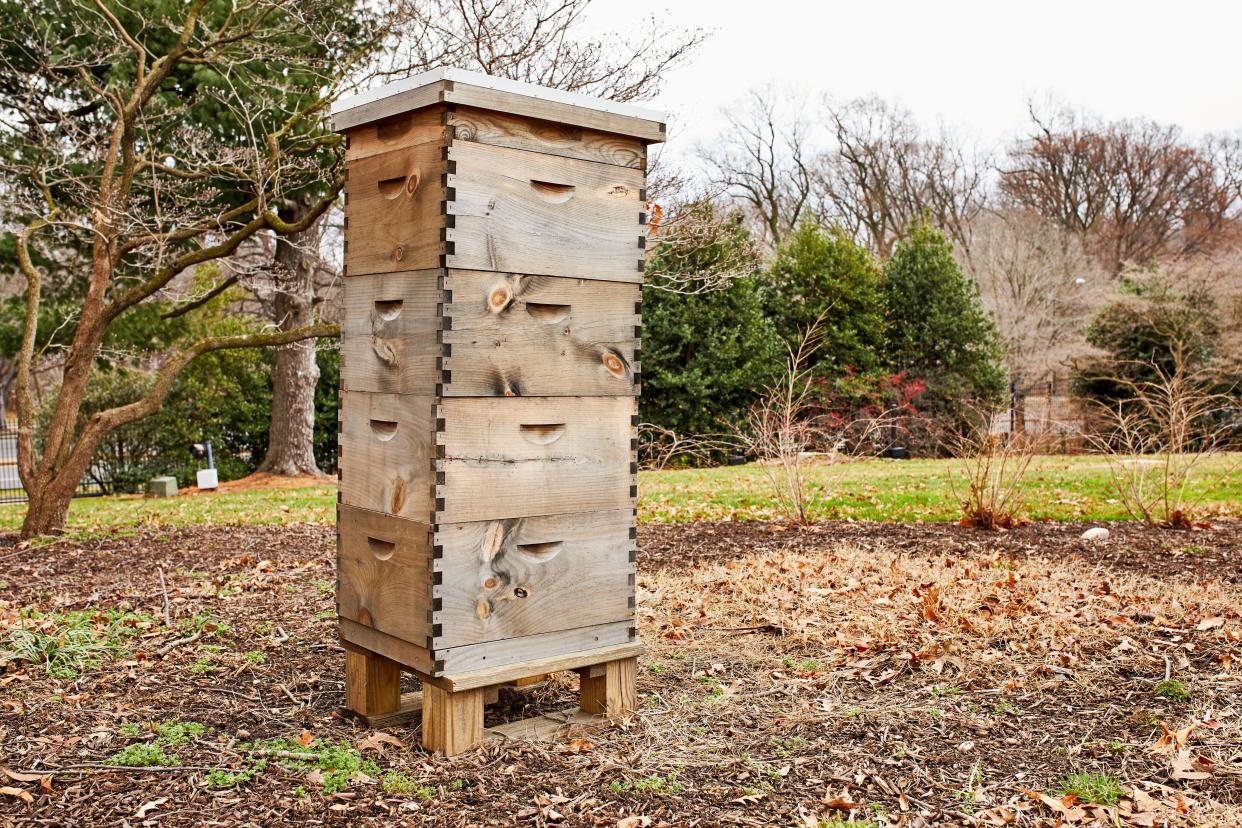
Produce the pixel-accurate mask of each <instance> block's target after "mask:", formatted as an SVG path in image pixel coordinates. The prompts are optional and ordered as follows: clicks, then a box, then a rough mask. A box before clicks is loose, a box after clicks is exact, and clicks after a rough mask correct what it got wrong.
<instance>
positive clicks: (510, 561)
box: [432, 509, 635, 650]
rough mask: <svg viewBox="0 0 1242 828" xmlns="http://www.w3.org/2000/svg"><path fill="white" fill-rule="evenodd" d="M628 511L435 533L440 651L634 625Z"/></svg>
mask: <svg viewBox="0 0 1242 828" xmlns="http://www.w3.org/2000/svg"><path fill="white" fill-rule="evenodd" d="M633 526H634V513H633V512H632V511H631V510H629V509H616V510H612V511H608V512H586V513H581V514H571V515H556V516H551V517H530V518H518V519H512V520H498V521H480V522H476V523H454V524H447V525H443V526H440V527H438V528H437V531H436V533H435V535H434V543H435V544H436V547H437V550H438V551H437V554H438V557H437V559H436V560H435V561H434V564H433V566H434V568H435V569H436V571H438V572H440V573H441V578H440V581H441V583H440V584H438V585H437V586H434V587H432V595H433V596H434V597H435V598H437V599H439V602H438V604H439V606H440V609H438V610H436V611H435V612H434V613H433V615H432V618H433V621H434V623H436V624H438V625H440V628H441V630H442V632H441V634H440V635H439V636H437V637H436V638H435V639H434V640H433V646H434V647H435V648H436V649H437V650H438V649H440V648H442V647H458V646H462V645H465V644H475V643H479V642H483V641H497V640H500V639H506V638H517V637H520V636H525V635H533V634H536V633H542V632H553V631H556V630H566V629H572V628H574V627H586V626H592V625H595V624H603V623H607V622H610V621H624V620H626V619H627V618H629V617H631V615H632V613H633V609H632V607H631V598H632V596H633V594H634V592H633V583H632V575H633V572H634V564H633V563H632V552H633V551H634V548H635V547H634V541H633V540H632V539H631V536H630V530H631V528H632V527H633Z"/></svg>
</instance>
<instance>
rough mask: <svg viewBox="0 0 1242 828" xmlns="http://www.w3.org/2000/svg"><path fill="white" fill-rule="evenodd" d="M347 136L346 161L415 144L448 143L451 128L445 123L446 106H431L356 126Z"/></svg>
mask: <svg viewBox="0 0 1242 828" xmlns="http://www.w3.org/2000/svg"><path fill="white" fill-rule="evenodd" d="M348 135H349V148H348V149H347V150H346V151H345V163H347V164H348V163H350V162H353V161H357V160H358V159H359V158H367V157H369V156H372V155H379V154H380V153H384V152H391V151H392V150H397V149H402V148H404V147H409V146H413V145H414V144H426V143H428V142H434V141H438V142H440V143H447V141H448V127H447V126H446V125H445V124H444V107H443V106H428V107H424V108H423V109H417V110H414V111H408V112H401V113H399V114H396V115H393V116H392V117H389V118H384V119H383V120H380V121H372V122H371V123H368V124H364V125H362V126H359V127H355V128H354V129H351V130H350V131H349V133H348Z"/></svg>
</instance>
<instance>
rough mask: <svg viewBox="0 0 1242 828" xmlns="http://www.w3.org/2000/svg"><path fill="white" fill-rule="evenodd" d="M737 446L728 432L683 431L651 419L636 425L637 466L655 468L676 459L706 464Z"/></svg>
mask: <svg viewBox="0 0 1242 828" xmlns="http://www.w3.org/2000/svg"><path fill="white" fill-rule="evenodd" d="M737 448H738V445H737V440H735V439H733V438H732V436H731V435H728V434H688V435H684V434H678V433H677V432H676V431H674V430H673V429H671V428H665V427H664V426H661V425H656V424H655V423H639V425H638V467H639V468H641V469H645V470H654V471H659V470H661V469H667V468H669V467H670V466H673V465H676V464H678V463H685V464H687V465H691V466H702V465H709V464H710V463H711V462H712V461H713V460H715V459H716V458H717V457H718V456H720V455H722V454H728V453H732V452H734V451H736V450H737Z"/></svg>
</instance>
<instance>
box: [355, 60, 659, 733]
mask: <svg viewBox="0 0 1242 828" xmlns="http://www.w3.org/2000/svg"><path fill="white" fill-rule="evenodd" d="M334 115H335V126H336V129H337V130H338V131H341V132H344V133H345V135H346V136H347V138H348V149H347V152H346V183H345V192H346V208H345V214H346V232H345V239H346V250H345V275H346V278H345V280H344V299H343V312H342V323H341V353H342V359H341V406H340V470H341V473H340V505H339V510H338V588H337V598H338V614H339V616H340V631H341V639H342V642H343V643H344V645H345V647H346V650H347V654H348V663H347V704H349V706H351V707H353V708H354V709H355V710H357V711H358V712H360V713H363V714H367V715H375V714H381V713H385V712H387V711H389V710H391V709H395V708H396V707H397V706H398V704H399V698H398V695H399V694H398V691H397V689H396V684H397V677H398V676H399V670H401V669H406V670H410V671H413V672H415V673H416V674H418V676H419V677H420V678H421V679H422V681H423V685H424V688H425V689H424V699H423V719H424V734H423V738H424V743H425V744H426V745H427V746H428V747H429V748H431V749H437V750H443V751H444V752H446V753H452V752H456V751H457V750H460V749H464V748H465V747H468V746H470V745H471V744H473V743H475V742H477V741H478V738H479V737H480V734H481V728H482V699H483V697H484V696H485V695H486V693H485V688H487V687H489V686H492V685H495V684H500V683H504V682H507V681H510V680H513V679H518V678H521V677H524V676H530V675H536V674H541V673H545V672H548V671H550V670H555V669H578V670H579V671H580V673H581V674H582V675H583V680H582V681H583V709H584V710H589V711H594V712H605V711H608V712H618V711H619V710H620V709H623V708H624V707H626V706H627V705H629V704H632V700H633V668H634V663H633V659H634V656H635V655H636V654H637V644H636V643H635V630H634V536H635V531H634V529H635V522H634V514H635V512H634V507H635V499H636V495H637V490H636V485H635V482H636V481H635V473H636V465H635V463H636V456H635V449H636V434H635V429H636V425H637V409H636V397H637V395H638V391H639V383H640V370H639V369H640V365H639V359H640V352H639V333H640V286H641V282H642V276H643V253H644V249H645V246H646V229H647V228H646V223H647V217H646V214H645V202H646V193H645V178H644V176H645V168H646V147H647V145H648V144H650V143H652V142H655V141H660V140H662V138H663V133H664V126H663V124H662V123H661V117H660V115H659V114H658V113H654V112H651V111H649V110H644V109H639V108H637V107H633V106H627V105H622V104H617V103H613V102H610V101H604V100H598V99H593V98H587V97H584V96H580V95H572V94H567V93H563V92H558V91H556V90H549V89H544V88H541V87H535V86H531V85H529V84H522V83H516V82H512V81H505V80H501V79H497V78H491V77H488V76H485V75H479V74H476V73H470V72H463V71H460V70H454V69H441V70H436V71H434V72H429V73H425V74H423V75H420V76H417V77H415V78H411V79H409V80H406V81H403V82H401V83H398V84H393V85H390V86H387V87H383V88H381V89H378V90H375V91H372V92H370V93H367V94H365V95H362V96H359V97H357V98H354V99H350V100H346V101H343V102H342V103H341V104H339V105H338V106H337V108H336V110H335V112H334Z"/></svg>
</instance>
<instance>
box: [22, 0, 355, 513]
mask: <svg viewBox="0 0 1242 828" xmlns="http://www.w3.org/2000/svg"><path fill="white" fill-rule="evenodd" d="M144 10H146V11H153V12H154V11H155V10H156V7H151V8H148V7H147V5H146V4H142V3H134V4H131V5H120V4H113V3H107V2H105V1H104V0H95V2H93V3H80V2H69V0H41V1H40V0H31V2H23V3H17V2H11V3H8V4H7V8H6V9H5V13H6V19H7V20H9V21H10V22H11V24H12V27H11V28H7V29H6V30H5V31H4V32H0V76H2V77H3V78H4V79H5V81H4V82H3V83H2V84H0V143H3V144H4V147H3V149H4V152H3V154H2V157H3V159H4V160H3V161H2V162H0V163H2V164H3V170H4V175H5V178H6V180H7V181H9V182H11V184H12V186H11V191H10V192H9V193H7V194H6V195H7V196H8V201H7V203H6V204H5V205H4V212H5V222H6V224H8V225H9V226H11V227H14V228H15V232H14V236H15V241H16V249H17V259H18V264H19V267H20V270H21V273H22V275H23V276H24V277H25V281H26V290H25V313H24V321H23V330H22V341H21V346H20V348H19V351H18V365H17V377H16V381H15V386H16V391H15V397H16V403H17V412H18V421H19V432H18V473H19V475H20V477H21V480H22V484H23V486H25V488H26V491H27V492H28V493H29V498H30V502H29V507H28V510H27V513H26V518H25V522H24V523H23V526H22V533H23V535H25V536H30V535H33V534H38V533H44V532H48V531H51V530H54V529H57V528H59V527H61V526H63V524H64V522H65V519H66V515H67V510H68V504H69V500H70V498H71V497H72V495H73V492H74V490H75V489H76V487H77V485H78V483H79V481H80V480H81V479H82V477H83V475H84V474H85V472H86V471H87V469H88V468H89V467H90V464H91V461H92V457H93V456H94V454H95V450H96V448H97V447H98V446H99V444H100V442H101V441H102V440H103V438H104V437H105V436H106V435H107V434H108V433H110V432H111V431H113V430H114V429H116V428H118V427H120V426H122V425H125V424H127V423H132V422H134V421H136V420H139V419H141V418H143V417H145V416H148V415H149V414H151V413H153V412H155V411H157V410H158V409H159V408H160V406H161V405H162V403H163V401H164V399H165V397H166V396H167V394H168V392H169V390H170V389H171V387H172V385H173V384H174V383H175V382H176V380H177V377H178V376H179V374H180V373H181V372H182V371H183V370H184V368H185V367H186V365H188V364H189V363H190V362H191V361H192V360H193V359H195V358H196V357H198V356H200V355H202V354H204V353H208V352H211V351H216V350H221V349H227V348H241V347H257V346H273V345H283V344H287V343H291V342H295V341H299V340H302V339H307V338H312V337H319V336H330V335H334V334H335V333H336V328H335V326H331V325H326V324H315V323H312V324H307V325H304V326H301V327H297V328H293V329H289V330H260V331H255V332H252V333H247V334H240V335H231V336H208V337H205V338H202V339H198V340H196V341H191V342H183V343H180V344H178V345H177V346H176V347H175V348H173V349H172V350H170V351H168V352H166V353H164V354H162V355H156V356H155V361H156V362H157V363H158V364H159V368H158V373H157V376H156V378H155V380H154V382H153V383H152V385H151V388H150V390H149V391H148V392H147V394H146V395H145V396H143V397H141V398H140V399H137V400H134V401H133V402H131V403H128V404H125V405H121V406H118V407H115V408H111V409H108V410H105V411H101V412H98V413H96V414H93V415H91V416H90V417H88V418H83V417H81V416H80V414H81V411H82V402H83V396H84V394H85V391H86V387H87V383H88V381H89V378H90V375H91V371H92V369H93V367H94V366H95V363H96V359H97V357H98V356H99V354H100V350H101V347H102V345H103V343H104V339H105V336H106V335H107V334H108V332H109V329H110V327H111V326H113V325H114V323H116V322H117V321H118V320H120V319H122V318H123V317H125V315H126V314H129V313H133V312H134V311H135V309H137V308H139V306H141V305H143V304H144V303H148V302H158V301H163V300H164V299H166V297H167V294H166V289H167V288H168V286H169V285H170V283H171V282H172V281H173V280H174V279H176V278H177V277H178V276H179V275H180V274H182V273H183V272H185V271H186V270H187V269H189V268H193V267H195V266H197V265H199V264H202V263H204V262H210V261H212V260H214V259H219V258H223V257H227V256H229V255H230V254H232V253H233V252H234V251H236V250H237V249H238V248H239V247H240V246H241V245H243V244H244V243H245V242H246V241H247V240H249V239H251V238H253V237H255V236H256V235H257V234H260V233H262V232H264V231H272V232H275V233H277V234H282V235H287V234H294V233H300V232H303V231H305V230H306V229H307V228H308V227H310V226H311V225H312V224H313V223H314V221H315V220H316V219H317V218H318V217H319V216H320V215H321V214H322V213H323V212H324V211H325V210H326V209H327V208H328V207H329V205H330V204H331V203H332V201H333V200H334V199H335V198H336V193H337V191H338V190H339V187H340V180H339V177H337V176H336V175H335V173H334V172H333V170H332V169H331V168H330V169H329V170H328V172H327V173H326V175H327V180H328V181H329V182H330V183H329V185H328V186H327V187H326V188H323V189H322V190H321V191H322V192H323V194H322V196H321V197H319V198H315V199H313V200H312V201H311V202H310V203H308V204H306V205H305V207H304V209H302V210H301V211H299V212H297V213H296V214H285V215H282V213H281V208H282V206H284V205H287V204H289V203H291V198H292V194H294V193H297V192H299V191H304V190H307V189H312V188H313V187H315V186H317V185H318V182H321V181H322V180H323V178H324V176H325V172H324V170H323V168H322V167H321V162H322V160H323V158H324V157H325V156H327V157H329V158H333V159H335V160H337V161H339V159H340V146H341V141H340V139H339V138H338V137H337V136H335V135H332V134H331V133H330V132H327V131H326V130H324V129H323V128H322V126H321V119H322V116H323V113H324V109H325V106H326V103H327V101H328V99H329V97H328V96H326V95H325V94H323V92H324V91H325V90H327V91H328V95H330V94H331V92H332V90H333V89H334V88H335V81H334V80H333V78H334V77H335V76H336V75H337V74H338V72H339V69H340V67H341V66H343V65H347V64H348V63H349V62H350V61H351V59H352V57H351V53H350V52H349V51H348V47H347V46H346V45H345V40H344V39H343V38H344V36H345V34H346V31H347V30H348V32H349V36H350V38H352V37H354V36H357V35H359V34H362V35H363V39H364V40H365V33H364V32H360V31H358V30H356V29H352V28H351V27H352V26H353V25H354V23H355V22H356V18H354V17H353V16H352V14H353V12H354V11H355V10H354V9H353V8H352V7H351V6H350V5H349V3H348V2H345V0H339V1H338V2H329V0H323V1H322V2H317V3H294V2H289V1H288V0H250V2H247V3H245V4H241V5H229V6H227V7H226V6H220V5H214V4H208V3H206V2H205V0H191V2H188V3H186V4H185V5H184V6H181V7H179V8H177V9H176V10H175V11H174V10H173V7H171V6H167V5H160V6H158V13H152V14H149V15H146V14H144V13H143V12H144ZM273 67H280V69H274V68H273ZM285 68H288V69H289V70H290V71H288V72H286V71H284V69H285ZM204 73H207V74H209V75H210V77H211V79H212V82H210V83H203V79H204ZM173 88H179V89H180V91H181V93H182V94H181V95H180V96H177V97H174V96H170V95H169V94H168V90H170V89H173ZM195 106H200V107H204V106H205V107H211V108H212V110H213V111H214V113H215V115H214V117H213V119H212V123H211V124H210V125H207V124H205V123H204V120H205V119H203V118H201V117H196V116H197V115H198V113H195V112H192V111H191V110H192V108H193V107H195ZM58 248H59V249H65V250H81V251H83V252H84V255H85V257H86V259H87V261H88V262H89V264H88V265H86V266H85V267H84V271H82V272H80V277H79V278H80V279H81V281H82V283H83V285H84V296H83V300H82V304H81V307H80V309H78V310H77V312H76V315H75V316H73V317H72V318H69V319H66V320H64V322H63V324H64V325H65V326H66V327H67V328H68V329H70V330H72V335H71V336H70V345H69V347H68V349H67V351H66V353H65V356H64V360H63V363H62V364H61V366H60V370H59V373H60V384H59V388H58V389H57V390H56V392H55V405H54V409H53V412H52V415H51V418H50V423H49V426H48V428H47V432H46V435H45V437H44V439H43V444H42V446H41V447H37V446H36V444H35V435H34V428H35V405H34V396H33V395H34V380H33V371H34V367H35V363H36V361H37V360H38V358H39V355H38V354H36V348H35V345H36V340H37V330H36V328H37V325H38V321H39V316H40V314H39V310H40V302H41V299H42V287H43V279H44V273H43V270H42V269H41V268H40V267H39V266H38V265H37V264H36V262H37V261H38V260H39V259H40V258H46V257H47V255H48V254H47V252H46V251H48V250H52V251H55V250H56V249H58ZM51 255H52V256H54V253H53V254H51Z"/></svg>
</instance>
